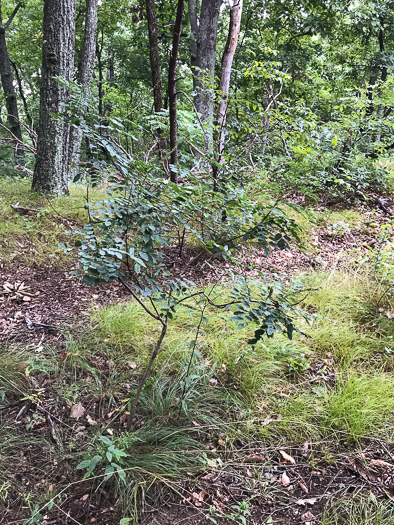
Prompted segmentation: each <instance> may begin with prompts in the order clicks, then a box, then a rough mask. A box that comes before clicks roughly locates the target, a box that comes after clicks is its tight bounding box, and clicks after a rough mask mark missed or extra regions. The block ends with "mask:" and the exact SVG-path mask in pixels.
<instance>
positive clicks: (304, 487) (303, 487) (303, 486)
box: [298, 481, 309, 494]
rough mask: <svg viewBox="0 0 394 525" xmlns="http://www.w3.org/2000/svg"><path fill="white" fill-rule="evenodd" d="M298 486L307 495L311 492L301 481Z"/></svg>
mask: <svg viewBox="0 0 394 525" xmlns="http://www.w3.org/2000/svg"><path fill="white" fill-rule="evenodd" d="M298 484H299V486H300V487H301V488H302V490H303V491H304V492H305V494H308V492H309V490H308V488H307V486H306V485H305V484H304V483H302V481H299V482H298Z"/></svg>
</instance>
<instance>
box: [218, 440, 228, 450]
mask: <svg viewBox="0 0 394 525" xmlns="http://www.w3.org/2000/svg"><path fill="white" fill-rule="evenodd" d="M218 444H219V445H220V446H221V447H223V448H225V447H226V443H225V442H224V441H223V439H218Z"/></svg>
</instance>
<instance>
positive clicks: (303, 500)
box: [296, 498, 317, 505]
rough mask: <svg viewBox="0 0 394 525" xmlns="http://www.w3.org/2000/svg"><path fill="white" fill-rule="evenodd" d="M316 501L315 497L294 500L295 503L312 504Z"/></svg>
mask: <svg viewBox="0 0 394 525" xmlns="http://www.w3.org/2000/svg"><path fill="white" fill-rule="evenodd" d="M316 501H317V499H316V498H310V499H299V500H298V501H296V505H314V504H315V503H316Z"/></svg>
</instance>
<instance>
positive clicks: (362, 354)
mask: <svg viewBox="0 0 394 525" xmlns="http://www.w3.org/2000/svg"><path fill="white" fill-rule="evenodd" d="M3 190H4V191H3ZM0 191H1V197H0V234H1V233H2V236H1V239H0V253H1V257H2V260H5V261H6V262H10V261H11V260H12V259H13V258H14V260H15V261H18V262H21V263H22V262H23V263H26V264H29V265H37V264H42V263H45V262H48V261H51V262H56V264H63V263H65V261H66V259H64V258H63V255H62V250H60V249H59V248H58V244H59V242H64V239H65V238H67V239H68V237H66V232H67V231H68V230H69V229H70V226H68V225H67V224H66V223H65V222H64V221H63V220H61V219H60V218H59V217H57V216H56V214H58V215H63V216H64V217H67V218H71V219H72V220H75V221H77V222H80V223H82V222H84V221H85V220H86V215H85V214H86V210H85V209H84V208H83V206H84V192H85V190H84V189H83V188H82V187H80V188H72V189H71V196H70V197H67V198H63V199H58V200H56V201H48V200H47V199H43V198H39V197H37V196H35V195H30V194H29V183H28V182H27V181H22V182H18V183H15V185H12V187H11V185H9V186H7V185H6V184H4V183H3V184H2V185H1V187H0ZM102 194H103V191H102V190H95V195H94V198H100V197H101V196H102ZM17 201H19V204H20V206H26V207H29V208H33V209H39V210H40V214H39V216H37V217H36V218H35V219H33V220H30V219H28V220H26V219H24V218H23V217H20V216H19V215H18V214H16V213H15V212H14V211H13V210H12V209H11V208H10V206H9V204H10V203H16V202H17ZM52 206H53V207H54V208H55V209H56V211H54V210H53V209H52ZM340 220H344V221H345V222H347V223H348V224H349V225H350V226H356V225H357V224H358V223H359V221H361V220H362V217H360V216H359V215H358V213H357V212H354V211H351V212H333V213H330V214H321V215H320V216H319V218H318V227H325V226H327V225H329V224H332V223H334V222H338V221H340ZM303 225H304V226H305V231H304V234H303V235H305V241H308V236H309V235H310V233H311V229H312V227H313V226H312V225H311V224H310V223H308V222H307V221H306V220H305V221H304V222H303ZM29 243H31V244H29ZM21 244H22V245H23V246H25V249H22V248H21V246H20V245H21ZM368 278H369V275H368V272H367V271H365V272H363V273H361V272H359V273H358V272H356V271H355V270H353V269H350V268H349V269H348V270H347V271H344V270H335V271H332V272H313V273H308V274H304V275H301V276H300V280H302V281H303V282H304V283H305V285H306V287H307V288H308V289H310V292H309V294H308V296H307V297H306V298H305V300H304V301H303V304H302V307H304V308H305V309H307V310H308V311H310V312H313V313H314V314H315V315H316V322H315V323H314V326H313V327H308V326H306V324H305V323H303V322H302V321H301V320H299V323H300V327H301V328H302V329H303V331H305V332H306V333H307V334H308V337H304V336H299V335H296V336H295V337H294V339H293V340H292V341H288V340H287V339H286V338H285V337H284V336H281V335H279V336H276V337H274V338H273V339H264V340H263V341H262V342H260V343H258V344H256V345H254V346H250V345H248V343H247V341H248V339H249V338H250V336H251V334H252V333H253V329H254V327H253V326H250V327H249V328H248V329H246V330H236V329H235V325H234V323H231V322H228V321H226V319H225V315H224V313H223V312H222V313H218V312H217V311H216V312H214V311H208V314H207V317H208V318H209V322H207V323H204V324H203V325H202V328H201V333H200V336H199V339H198V345H197V349H196V350H197V351H196V352H195V357H194V359H193V362H192V363H191V370H190V374H189V377H186V376H185V372H186V370H187V367H188V364H189V359H190V355H191V350H190V341H192V340H193V339H194V336H195V328H196V325H197V324H198V321H199V317H198V315H197V314H194V315H191V314H190V313H189V311H188V309H187V308H184V307H182V308H179V310H178V312H177V314H176V315H175V316H174V319H173V320H171V322H170V326H169V329H168V334H167V336H166V338H165V340H164V344H163V347H162V349H161V351H160V354H159V356H158V358H157V361H156V362H155V365H154V367H153V370H152V374H151V377H150V378H149V380H148V382H147V384H146V387H145V389H144V391H143V393H142V396H141V400H140V404H139V408H138V412H137V422H138V424H139V425H140V426H139V427H138V426H137V427H136V428H137V430H135V431H133V432H131V431H130V430H128V429H127V428H125V426H124V420H122V421H123V422H122V423H118V422H119V419H118V418H117V416H118V414H122V413H123V412H125V411H127V400H128V399H130V398H132V397H133V394H134V392H135V388H136V385H137V382H138V379H139V377H140V374H141V372H142V371H143V370H144V368H145V366H146V364H147V362H148V359H149V355H150V352H151V351H152V348H153V347H154V344H155V342H156V340H157V338H158V336H159V331H160V326H159V325H158V324H157V323H156V322H155V321H154V320H152V319H151V318H149V317H148V316H147V315H146V313H145V312H144V311H143V310H142V308H141V307H140V306H138V305H137V304H136V303H133V302H124V303H121V304H116V305H110V306H106V307H102V308H95V309H94V310H93V311H92V315H91V324H90V326H86V327H85V333H84V334H79V335H78V334H74V335H73V336H71V335H69V336H67V337H66V340H65V341H64V343H63V345H62V348H61V352H62V355H63V357H62V359H59V348H58V347H51V345H50V344H47V345H45V346H44V349H43V351H42V352H41V353H39V354H34V355H32V353H31V352H30V351H29V348H26V349H24V348H22V349H21V348H20V347H16V346H15V347H12V346H11V345H8V346H7V347H5V348H4V350H3V351H2V353H1V355H0V357H1V359H0V394H1V393H2V392H4V394H2V395H4V396H5V397H4V400H5V401H4V403H2V404H5V403H6V402H7V401H10V400H12V401H14V400H18V399H19V400H20V401H21V403H22V398H23V397H24V396H26V394H34V393H37V390H38V388H37V385H40V386H42V385H45V386H44V387H43V388H44V389H45V395H46V396H47V399H48V400H50V402H51V403H53V406H54V407H56V408H58V407H62V410H64V412H61V414H63V413H64V414H68V413H69V410H70V408H71V407H72V406H73V405H75V404H77V403H79V402H81V403H82V404H83V405H84V407H86V409H87V413H88V414H89V415H90V416H91V417H92V418H93V420H96V423H97V424H96V425H92V426H90V425H89V424H88V423H87V420H86V419H85V418H82V419H81V420H80V421H78V422H70V421H69V420H66V424H65V425H64V428H63V427H60V423H59V425H58V423H56V424H57V425H58V426H59V428H62V432H64V434H62V439H63V440H64V442H63V445H62V446H63V449H61V450H60V449H58V450H56V451H53V450H52V449H50V448H48V449H47V452H46V453H47V457H46V458H45V459H46V461H48V462H49V463H50V464H51V468H50V469H49V470H48V472H46V478H47V479H48V482H49V483H50V482H51V479H52V477H53V478H54V479H55V478H56V480H58V479H60V478H59V475H58V473H57V472H56V470H57V469H58V467H59V469H63V468H65V469H66V474H67V477H70V479H73V480H75V479H81V478H82V476H83V473H82V472H81V471H76V469H75V467H76V465H77V464H78V462H79V461H80V460H81V459H82V456H83V455H84V454H85V453H100V454H103V453H104V454H105V450H103V449H102V447H101V445H100V442H99V440H98V436H99V435H100V434H102V433H104V434H105V435H107V430H108V429H109V430H110V431H111V432H112V434H108V435H111V436H112V438H111V439H113V442H114V443H115V444H116V446H117V447H118V448H120V449H121V450H123V451H125V453H127V454H128V455H127V457H126V459H125V460H124V464H123V466H124V468H126V469H127V484H126V485H124V484H123V483H122V481H121V480H119V478H118V477H113V478H111V480H109V481H108V482H106V483H104V489H105V490H106V491H107V492H108V493H109V494H112V495H113V496H114V498H115V499H118V498H121V499H122V500H123V502H122V504H123V508H124V512H125V516H136V515H137V514H136V513H138V509H137V507H138V505H137V503H136V502H137V500H138V501H140V499H139V498H141V499H143V498H142V497H141V495H142V493H144V494H145V491H147V490H154V491H155V490H157V491H159V490H163V486H168V485H166V484H171V483H175V482H176V481H175V480H180V481H181V482H182V483H183V481H184V480H185V479H186V478H187V477H189V476H190V475H189V474H187V473H188V472H189V473H194V474H195V473H198V472H199V471H200V470H201V471H204V472H205V470H209V461H210V460H211V458H212V459H215V458H219V455H218V453H217V452H215V451H213V450H212V449H213V448H214V446H215V443H217V440H218V437H219V436H224V437H225V441H226V446H227V447H229V450H230V449H231V448H232V447H233V448H234V449H235V448H236V445H235V443H236V440H241V441H242V442H245V443H246V444H248V443H249V442H259V443H262V444H264V445H266V446H267V447H268V448H270V447H271V448H272V447H276V448H277V447H278V446H281V447H284V448H286V449H287V448H291V447H292V446H295V445H297V446H298V445H300V444H302V443H304V442H305V441H308V442H309V443H313V444H314V447H317V449H318V448H319V447H320V446H321V447H322V449H324V451H327V455H328V454H331V453H332V454H334V451H335V450H337V448H338V443H341V444H342V445H341V446H345V444H346V445H347V446H349V447H352V446H355V443H356V442H360V440H361V438H363V437H366V438H382V439H386V440H391V439H392V438H393V431H392V429H393V426H392V425H393V414H394V399H393V396H392V391H393V387H394V380H393V379H392V376H391V375H390V374H391V373H392V371H393V369H394V352H393V351H392V350H390V349H394V345H393V337H394V328H393V321H392V319H389V318H388V317H387V315H385V312H387V311H393V310H392V305H391V304H390V300H391V299H390V297H384V298H383V300H382V301H381V302H380V303H379V305H377V303H378V298H379V297H381V295H382V290H380V289H379V287H378V286H377V285H376V284H375V283H373V282H372V280H371V281H369V279H368ZM218 291H219V293H221V294H222V295H223V296H225V294H226V293H227V292H226V291H225V288H224V287H223V288H219V287H218ZM379 308H382V311H381V312H380V311H379ZM325 363H329V364H328V365H327V366H328V367H330V370H331V369H332V371H333V373H332V376H331V380H330V382H325V381H324V380H323V379H322V378H321V377H318V378H316V377H314V375H313V374H314V373H315V372H314V367H315V366H318V365H321V366H324V365H325ZM32 379H33V380H32ZM51 406H52V405H51ZM126 415H127V414H126ZM113 418H115V421H116V424H112V419H113ZM74 423H75V424H74ZM11 424H14V422H13V421H11V422H10V423H9V424H8V425H6V424H4V425H3V427H2V428H0V468H2V469H3V472H7V469H8V468H9V465H10V463H9V458H8V459H7V455H9V454H10V450H11V449H12V448H14V449H15V450H16V449H19V447H20V446H22V447H23V444H25V445H26V447H28V446H29V444H30V443H32V442H33V440H34V438H35V437H38V436H39V435H40V434H42V433H43V430H42V428H41V429H35V428H34V427H33V429H31V430H29V432H27V431H26V428H25V426H22V425H20V426H18V427H17V428H14V429H13V431H12V432H10V425H11ZM67 425H68V426H67ZM14 426H15V425H14ZM107 426H108V429H107ZM80 427H81V428H83V427H84V430H82V431H81V432H82V437H76V435H77V436H80V434H79V432H80V431H79V430H77V429H78V428H80ZM2 432H3V434H4V438H2V436H3V434H2ZM1 442H3V448H2V446H1ZM7 443H8V444H9V446H8V445H7ZM7 447H8V448H7ZM10 447H11V448H10ZM100 447H101V448H100ZM320 452H321V451H320ZM221 457H223V456H221ZM54 459H56V462H57V463H56V465H55V463H54V462H53V461H54ZM207 465H208V466H207ZM256 468H258V467H256ZM100 469H101V470H100ZM103 472H104V467H103V466H100V467H99V468H98V470H97V474H98V475H101V474H103ZM4 479H5V478H4ZM9 479H11V478H9ZM5 481H6V482H8V481H9V480H5ZM1 482H2V481H1V479H0V499H1V497H2V496H1V494H3V493H4V490H5V489H3V492H1ZM9 482H10V483H11V485H12V480H11V481H9ZM101 482H102V478H100V481H99V482H98V483H101ZM55 484H58V481H56V483H55ZM57 486H60V485H57ZM40 491H41V492H42V494H41V492H40ZM40 494H41V496H40ZM33 496H34V498H35V501H40V497H41V499H42V501H47V499H45V498H46V497H47V496H45V494H44V492H43V490H42V489H40V488H37V490H36V491H35V492H34V494H33ZM354 501H356V499H355V500H354ZM357 501H358V506H357V505H356V504H353V502H352V500H351V499H344V500H340V501H339V502H338V503H337V504H335V505H334V506H331V507H330V508H329V509H327V511H326V514H325V516H324V518H323V521H322V523H323V524H324V525H334V524H339V523H349V524H350V525H359V524H360V525H361V524H362V523H371V524H376V525H383V524H385V525H386V524H391V523H392V521H390V520H392V517H393V516H392V514H390V512H389V510H388V507H387V506H386V505H384V504H383V503H382V502H379V503H376V502H374V501H372V499H366V498H364V497H363V498H360V499H359V500H357ZM324 520H325V521H324ZM363 520H364V521H363ZM385 520H386V521H385Z"/></svg>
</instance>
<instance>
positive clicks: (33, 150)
mask: <svg viewBox="0 0 394 525" xmlns="http://www.w3.org/2000/svg"><path fill="white" fill-rule="evenodd" d="M0 127H1V128H3V129H5V131H7V133H9V134H10V135H11V137H12V138H13V139H14V140H15V142H17V143H18V144H20V145H21V146H23V147H24V148H26V149H27V150H28V151H30V153H33V155H37V152H36V150H35V148H33V147H32V146H29V145H28V144H26V143H25V142H23V140H20V139H18V137H17V136H15V135H14V134H13V133H12V131H11V130H10V129H9V128H7V126H6V125H4V124H3V123H2V122H0Z"/></svg>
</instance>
